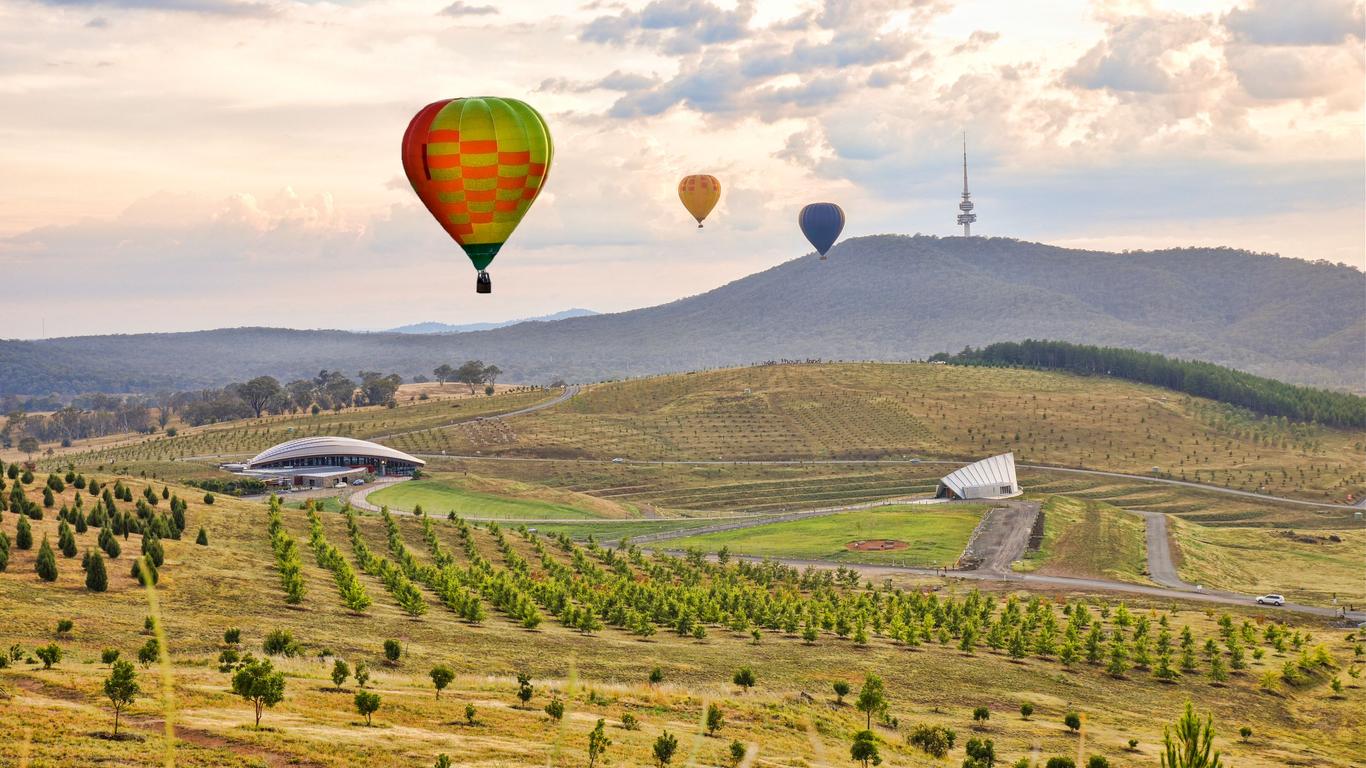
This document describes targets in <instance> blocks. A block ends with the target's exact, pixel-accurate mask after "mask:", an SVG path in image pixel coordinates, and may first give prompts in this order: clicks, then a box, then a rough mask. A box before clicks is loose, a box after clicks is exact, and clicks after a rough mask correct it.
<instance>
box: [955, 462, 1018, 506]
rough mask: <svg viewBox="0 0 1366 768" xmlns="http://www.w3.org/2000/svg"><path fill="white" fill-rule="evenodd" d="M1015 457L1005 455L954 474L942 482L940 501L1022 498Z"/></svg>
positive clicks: (968, 466) (970, 465)
mask: <svg viewBox="0 0 1366 768" xmlns="http://www.w3.org/2000/svg"><path fill="white" fill-rule="evenodd" d="M1020 493H1021V491H1020V482H1019V480H1017V479H1016V478H1015V454H1013V453H1003V454H1001V455H999V456H992V457H990V458H986V459H982V460H981V461H978V462H976V463H973V464H969V465H967V466H966V467H961V468H959V469H956V470H954V471H953V472H950V473H949V474H947V475H945V476H944V477H943V479H941V480H940V481H939V488H938V490H936V491H935V494H934V496H935V498H937V499H1004V498H1008V497H1011V496H1019V495H1020Z"/></svg>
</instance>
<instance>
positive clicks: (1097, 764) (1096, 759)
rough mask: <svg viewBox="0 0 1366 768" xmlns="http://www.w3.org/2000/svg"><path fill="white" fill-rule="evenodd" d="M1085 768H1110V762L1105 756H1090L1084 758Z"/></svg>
mask: <svg viewBox="0 0 1366 768" xmlns="http://www.w3.org/2000/svg"><path fill="white" fill-rule="evenodd" d="M1086 768H1110V761H1109V760H1108V759H1106V757H1105V755H1091V756H1090V757H1088V758H1086Z"/></svg>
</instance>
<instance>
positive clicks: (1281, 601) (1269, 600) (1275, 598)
mask: <svg viewBox="0 0 1366 768" xmlns="http://www.w3.org/2000/svg"><path fill="white" fill-rule="evenodd" d="M1257 605H1285V595H1262V596H1261V597H1259V598H1257Z"/></svg>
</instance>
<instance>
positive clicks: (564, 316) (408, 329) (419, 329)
mask: <svg viewBox="0 0 1366 768" xmlns="http://www.w3.org/2000/svg"><path fill="white" fill-rule="evenodd" d="M596 314H598V313H597V312H594V311H593V310H591V309H578V308H575V309H566V310H565V311H563V312H556V313H554V314H552V315H541V316H540V317H527V318H523V319H521V320H505V321H503V322H501V323H465V324H464V325H451V324H450V323H436V322H429V323H413V324H412V325H401V326H399V327H397V328H390V329H389V330H387V331H384V333H424V334H425V333H469V332H470V331H491V330H493V329H494V328H506V327H507V326H509V325H516V324H518V323H548V322H551V321H554V320H568V319H569V318H571V317H592V316H593V315H596Z"/></svg>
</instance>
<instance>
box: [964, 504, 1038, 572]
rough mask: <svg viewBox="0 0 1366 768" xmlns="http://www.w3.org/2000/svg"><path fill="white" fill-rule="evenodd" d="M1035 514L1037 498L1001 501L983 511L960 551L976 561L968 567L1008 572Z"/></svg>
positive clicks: (1020, 551) (1022, 547) (1026, 541)
mask: <svg viewBox="0 0 1366 768" xmlns="http://www.w3.org/2000/svg"><path fill="white" fill-rule="evenodd" d="M1038 516H1039V503H1038V502H1037V501H1013V502H1005V504H1004V505H1003V506H1000V507H996V508H994V509H992V510H991V511H989V512H987V514H986V516H985V517H983V518H982V522H981V524H980V525H978V528H977V531H976V532H975V533H974V535H973V537H972V541H970V542H968V546H967V549H965V550H964V551H963V559H964V560H966V561H976V562H977V565H976V566H975V567H974V568H973V569H972V570H978V571H987V572H990V573H1001V574H1003V573H1009V572H1010V564H1011V563H1013V562H1015V561H1016V560H1019V559H1020V558H1021V557H1023V556H1024V552H1025V547H1026V546H1027V545H1028V544H1029V531H1030V529H1032V528H1033V527H1034V519H1035V518H1036V517H1038Z"/></svg>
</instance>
